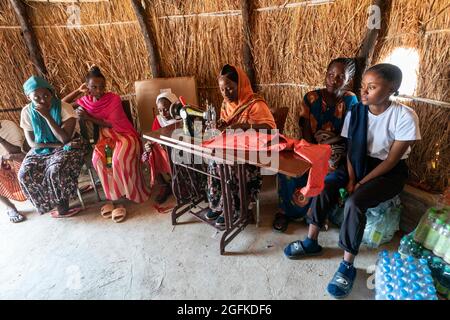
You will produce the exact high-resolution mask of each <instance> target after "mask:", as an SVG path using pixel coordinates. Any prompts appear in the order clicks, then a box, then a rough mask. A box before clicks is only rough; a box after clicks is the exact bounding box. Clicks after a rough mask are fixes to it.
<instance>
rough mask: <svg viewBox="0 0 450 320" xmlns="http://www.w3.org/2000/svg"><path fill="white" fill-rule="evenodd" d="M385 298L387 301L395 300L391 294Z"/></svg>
mask: <svg viewBox="0 0 450 320" xmlns="http://www.w3.org/2000/svg"><path fill="white" fill-rule="evenodd" d="M387 298H388V300H395V297H394V295H393V294H388V296H387Z"/></svg>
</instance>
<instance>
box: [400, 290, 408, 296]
mask: <svg viewBox="0 0 450 320" xmlns="http://www.w3.org/2000/svg"><path fill="white" fill-rule="evenodd" d="M400 293H401V295H402V297H403V298H406V297H408V296H409V293H408V290H406V289H402V290H400Z"/></svg>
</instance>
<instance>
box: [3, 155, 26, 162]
mask: <svg viewBox="0 0 450 320" xmlns="http://www.w3.org/2000/svg"><path fill="white" fill-rule="evenodd" d="M23 158H25V154H23V153H10V154H7V155H6V156H3V159H6V160H13V161H20V162H21V161H22V160H23Z"/></svg>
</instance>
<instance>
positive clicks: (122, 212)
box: [111, 206, 127, 223]
mask: <svg viewBox="0 0 450 320" xmlns="http://www.w3.org/2000/svg"><path fill="white" fill-rule="evenodd" d="M126 216H127V210H126V209H125V208H124V207H123V206H118V207H117V208H115V209H114V210H113V211H112V215H111V218H112V221H114V222H116V223H119V222H122V221H123V220H125V217H126Z"/></svg>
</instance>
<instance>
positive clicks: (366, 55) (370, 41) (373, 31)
mask: <svg viewBox="0 0 450 320" xmlns="http://www.w3.org/2000/svg"><path fill="white" fill-rule="evenodd" d="M389 3H390V1H387V0H374V1H373V3H372V5H374V6H377V7H378V8H380V12H379V13H380V16H379V18H380V19H381V21H380V27H379V28H373V27H372V28H369V26H368V28H367V31H366V35H365V37H364V39H363V41H362V43H361V46H360V47H359V51H358V54H357V56H356V58H355V60H356V72H355V76H354V78H353V79H354V80H353V90H354V92H355V94H356V95H357V96H358V98H360V92H359V90H360V88H361V81H362V75H363V73H364V71H365V70H366V68H367V67H368V66H369V65H370V64H371V63H372V58H373V53H374V50H375V46H376V44H377V41H378V39H379V38H380V34H382V33H384V32H383V31H384V30H386V20H387V19H388V15H387V14H388V13H389V11H390V10H389V8H388V7H390V4H389ZM369 18H370V17H369Z"/></svg>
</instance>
